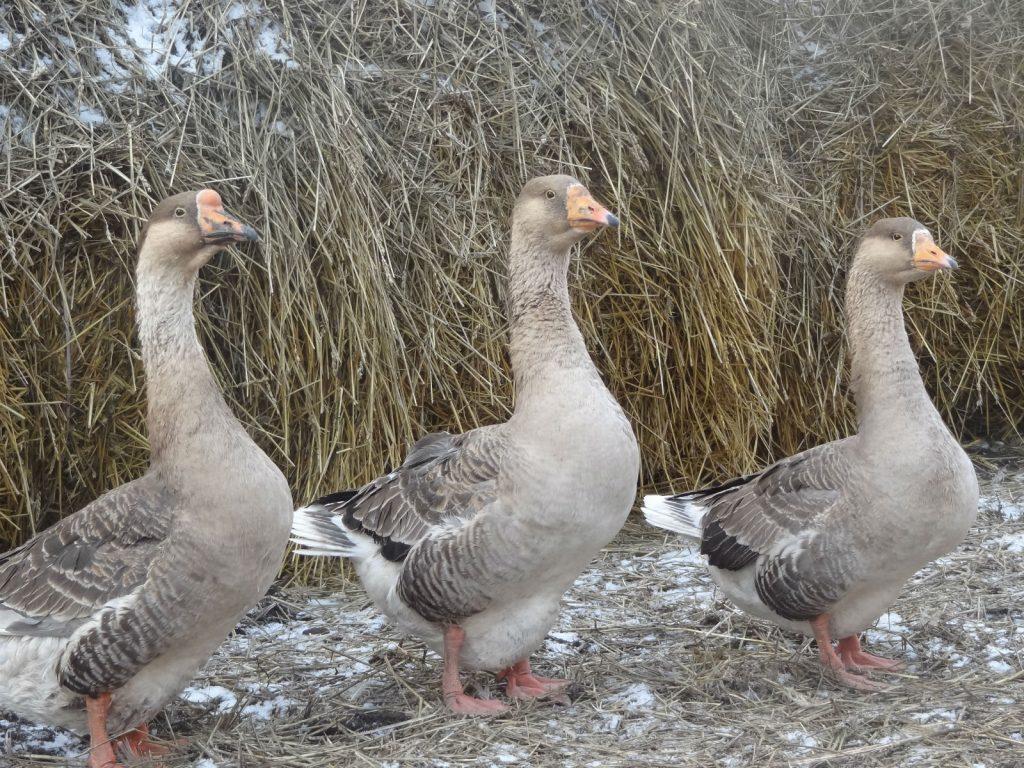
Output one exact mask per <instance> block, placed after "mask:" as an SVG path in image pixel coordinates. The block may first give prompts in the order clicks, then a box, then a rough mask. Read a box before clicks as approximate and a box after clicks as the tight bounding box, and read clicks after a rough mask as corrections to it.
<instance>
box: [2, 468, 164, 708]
mask: <svg viewBox="0 0 1024 768" xmlns="http://www.w3.org/2000/svg"><path fill="white" fill-rule="evenodd" d="M173 508H174V507H173V504H172V503H171V502H170V500H168V499H165V498H163V497H162V496H161V495H160V494H159V493H158V492H156V491H154V490H153V488H152V487H151V486H150V484H149V483H148V481H147V479H146V478H141V479H140V480H136V481H134V482H132V483H128V484H127V485H123V486H120V487H119V488H116V489H114V490H113V491H110V492H109V493H107V494H105V495H103V496H101V497H100V498H98V499H96V501H94V502H93V503H91V504H89V505H88V506H87V507H84V508H83V509H81V510H80V511H78V512H76V513H75V514H73V515H71V516H69V517H67V518H65V519H63V520H61V521H60V522H58V523H57V524H55V525H54V526H52V527H50V528H48V529H47V530H45V531H43V532H42V533H40V534H38V535H37V536H35V537H33V538H32V539H30V540H29V541H27V542H25V543H24V544H22V545H21V546H20V547H18V548H17V549H14V550H11V551H10V552H7V553H5V554H4V555H2V556H0V637H3V636H7V637H12V636H13V637H19V636H20V637H24V636H34V637H42V636H45V637H60V638H67V641H68V642H67V645H66V647H65V649H64V652H63V654H62V656H61V658H60V661H59V663H58V665H57V675H58V679H59V680H60V682H61V684H62V685H64V686H66V687H67V688H69V689H71V690H73V691H75V692H76V693H80V694H88V695H93V696H95V695H98V694H99V693H100V692H102V691H110V690H114V689H116V688H118V687H120V686H121V685H123V684H124V683H125V682H127V680H129V679H130V678H131V677H132V676H133V675H134V674H135V673H136V672H137V671H138V669H139V668H140V667H142V666H143V665H145V664H146V663H148V662H149V661H150V660H152V659H153V658H155V657H156V656H157V655H159V654H160V653H161V652H162V651H163V649H164V643H165V640H166V637H167V631H166V630H167V627H166V624H167V621H168V617H167V615H166V614H165V613H164V612H163V611H162V610H161V608H162V605H163V602H164V601H165V595H164V592H165V590H166V588H167V583H169V580H167V579H166V578H161V579H160V581H161V585H160V586H156V585H154V584H153V582H152V579H153V569H154V568H155V567H158V566H159V564H160V559H159V557H158V556H157V555H158V552H159V549H160V547H161V545H162V544H163V543H164V540H165V539H166V538H167V535H168V533H169V531H170V528H171V522H172V520H171V515H172V514H173Z"/></svg>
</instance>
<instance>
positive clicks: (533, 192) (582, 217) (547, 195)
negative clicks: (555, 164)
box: [512, 175, 619, 249]
mask: <svg viewBox="0 0 1024 768" xmlns="http://www.w3.org/2000/svg"><path fill="white" fill-rule="evenodd" d="M512 220H513V223H514V225H518V226H519V227H527V228H528V229H529V230H530V231H531V233H532V234H533V235H534V236H535V237H538V238H542V239H544V240H546V241H548V242H551V243H553V244H555V245H558V246H564V248H566V249H567V248H568V247H569V246H571V245H572V244H573V243H575V242H577V241H578V240H582V239H583V238H584V237H586V236H587V235H588V234H590V233H591V232H595V231H597V230H599V229H603V228H604V227H617V226H619V220H618V218H617V217H616V216H615V214H613V213H612V212H611V211H609V210H608V209H607V208H605V207H604V206H603V205H601V204H600V203H598V202H597V201H596V200H595V199H594V197H593V195H591V194H590V191H589V190H588V189H587V188H586V187H585V186H583V185H582V184H581V183H580V182H579V181H577V180H576V179H574V178H573V177H572V176H562V175H558V176H540V177H537V178H535V179H531V180H530V181H528V182H527V183H526V185H525V186H524V187H523V191H522V192H520V193H519V199H518V200H516V206H515V210H514V212H513V214H512Z"/></svg>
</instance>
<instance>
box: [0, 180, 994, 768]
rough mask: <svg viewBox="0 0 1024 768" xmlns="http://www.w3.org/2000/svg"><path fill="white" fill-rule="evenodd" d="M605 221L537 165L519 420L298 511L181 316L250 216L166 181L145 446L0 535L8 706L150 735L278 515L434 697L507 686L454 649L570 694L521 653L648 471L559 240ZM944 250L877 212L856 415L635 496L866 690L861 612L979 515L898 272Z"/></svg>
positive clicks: (115, 735)
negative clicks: (23, 529) (416, 645)
mask: <svg viewBox="0 0 1024 768" xmlns="http://www.w3.org/2000/svg"><path fill="white" fill-rule="evenodd" d="M617 224H618V220H617V219H616V217H615V216H614V215H613V214H612V213H611V212H610V211H608V210H607V209H606V208H604V207H603V206H602V205H600V204H599V203H598V202H597V201H595V199H594V198H593V197H592V196H591V194H590V192H588V190H587V189H586V187H584V186H583V185H582V184H580V183H579V182H578V181H576V180H575V179H573V178H570V177H568V176H547V177H543V178H535V179H533V180H531V181H530V182H528V183H527V184H526V185H525V187H524V188H523V190H522V193H521V194H520V195H519V198H518V200H517V202H516V204H515V209H514V213H513V217H512V240H511V252H510V256H509V269H508V280H509V285H508V315H509V317H508V320H509V326H510V346H511V360H512V368H513V371H514V376H515V408H514V411H513V413H512V416H511V418H509V420H508V421H506V422H505V423H502V424H494V425H490V426H486V427H481V428H479V429H474V430H471V431H469V432H465V433H463V434H459V435H452V434H449V433H447V432H439V433H434V434H429V435H426V436H424V437H422V438H421V439H420V440H419V441H418V442H417V443H416V444H415V445H414V446H413V447H412V450H411V451H410V452H409V454H408V456H407V458H406V459H405V462H404V463H403V464H402V465H401V466H400V467H398V468H397V469H396V470H394V471H393V472H390V473H389V474H387V475H384V476H383V477H380V478H378V479H376V480H374V481H372V482H370V483H368V484H367V485H365V486H363V487H362V488H359V489H358V490H354V491H353V490H346V491H340V492H337V493H333V494H330V495H328V496H324V497H323V498H321V499H318V500H317V501H315V502H313V503H311V504H309V505H308V506H306V507H303V508H301V509H299V510H297V511H294V512H293V504H292V497H291V492H290V490H289V487H288V483H287V482H286V480H285V478H284V476H283V475H282V474H281V472H280V470H279V469H278V468H277V467H276V466H275V465H274V464H273V462H271V460H270V459H269V458H268V457H267V456H266V455H265V454H264V453H263V451H262V450H260V448H259V447H258V446H257V445H256V444H255V443H254V442H253V440H252V439H251V438H250V436H249V435H248V434H247V433H246V430H245V429H244V427H243V426H242V425H241V424H240V423H239V421H238V420H237V419H236V418H235V416H234V415H233V413H232V412H231V410H230V409H229V408H228V406H227V404H226V403H225V401H224V397H223V394H222V393H221V391H220V389H219V387H218V386H217V383H216V379H215V377H214V375H213V373H212V371H211V370H210V367H209V363H208V361H207V358H206V355H205V353H204V351H203V349H202V347H201V345H200V343H199V340H198V337H197V335H196V330H195V321H194V317H193V300H194V289H195V282H196V276H197V274H198V272H199V270H200V268H201V267H202V266H203V265H204V264H205V263H206V262H207V261H208V260H209V259H210V258H211V257H212V256H213V255H214V254H215V253H216V252H218V251H219V250H221V249H223V248H224V247H225V246H226V245H228V244H229V243H232V242H236V241H247V240H250V241H253V240H258V239H259V237H258V235H257V233H256V232H255V231H254V230H253V229H252V228H251V227H249V226H247V225H245V224H243V223H242V222H241V221H239V220H238V219H237V218H236V217H235V216H233V215H232V214H230V213H228V212H226V211H225V209H224V207H223V204H222V202H221V198H220V196H219V195H218V194H217V193H216V192H214V191H213V190H210V189H204V190H202V191H199V192H188V193H183V194H179V195H175V196H173V197H170V198H168V199H166V200H164V201H163V202H162V203H160V204H159V205H158V206H157V207H156V209H155V210H154V211H153V213H152V215H151V216H150V218H149V220H148V222H147V223H146V225H145V228H144V229H143V231H142V236H141V240H140V242H139V246H138V267H137V283H136V284H137V294H138V295H137V302H138V326H139V339H140V342H141V345H142V355H143V362H144V366H145V370H146V394H147V402H148V414H147V426H148V434H149V441H150V447H151V451H152V457H151V463H150V467H149V469H148V471H147V472H146V474H145V475H143V476H142V477H140V478H138V479H137V480H133V481H132V482H130V483H127V484H125V485H122V486H120V487H118V488H115V489H113V490H112V491H110V492H108V493H106V494H104V495H103V496H100V497H99V498H98V499H96V500H95V501H94V502H92V503H91V504H89V505H88V506H86V507H85V508H83V509H81V510H79V511H78V512H76V513H74V514H72V515H70V516H68V517H65V518H64V519H62V520H61V521H60V522H58V523H57V524H56V525H54V526H53V527H51V528H49V529H48V530H45V531H43V532H41V533H39V534H38V535H36V536H34V537H33V538H31V539H30V540H28V541H27V542H26V543H24V544H22V545H21V546H20V547H17V548H16V549H13V550H11V551H9V552H7V553H6V554H3V555H0V710H11V711H13V712H15V713H16V714H17V715H19V716H21V717H24V718H27V719H31V720H34V721H39V722H44V723H47V724H50V725H56V726H61V727H64V728H69V729H72V730H75V731H78V732H88V733H89V735H90V738H91V748H90V757H89V760H90V763H89V764H90V766H92V768H111V766H116V765H117V764H118V763H117V760H118V759H119V756H120V757H121V758H130V757H132V756H148V755H154V754H159V753H161V752H162V751H165V750H167V749H168V747H167V746H165V745H163V744H161V743H159V742H156V741H153V740H151V739H150V737H149V732H148V730H147V725H146V724H147V722H148V721H149V720H151V719H152V718H153V717H154V716H155V715H156V713H157V712H158V711H159V710H160V709H161V708H162V707H163V706H164V705H165V704H166V703H167V702H168V701H169V700H170V699H172V698H173V697H174V696H176V695H177V694H178V693H179V692H180V691H181V690H182V689H183V688H184V687H185V686H186V685H187V684H188V682H189V680H190V679H191V678H192V676H193V675H194V674H195V673H196V672H197V670H198V669H199V668H200V667H201V665H202V664H203V663H204V662H205V661H206V660H207V659H208V658H209V657H210V655H211V654H212V653H213V652H214V650H215V649H216V647H217V646H218V644H219V643H221V642H222V641H223V640H224V638H225V637H226V636H227V635H228V634H229V633H230V632H231V631H232V629H233V628H234V627H235V626H236V624H237V622H238V620H239V619H240V618H241V617H242V616H243V615H244V614H245V613H246V611H248V610H249V609H250V608H251V607H252V606H253V605H255V604H256V602H257V601H259V600H260V598H261V597H263V595H264V593H265V592H266V591H267V589H268V588H269V586H270V584H271V582H272V581H273V579H274V578H275V576H276V575H277V573H278V570H279V568H280V566H281V562H282V559H283V557H284V554H285V549H286V547H287V544H288V541H289V537H291V538H292V539H293V540H294V541H295V542H296V543H297V544H298V545H299V551H300V552H301V553H303V554H308V555H327V556H336V557H347V558H350V559H351V560H352V562H353V564H354V566H355V569H356V571H357V573H358V575H359V577H360V579H361V581H362V583H363V585H364V587H365V589H366V592H367V593H368V595H369V596H370V597H371V598H372V600H373V601H374V603H375V604H376V605H377V607H378V608H379V609H380V611H382V612H383V613H385V614H386V615H387V616H388V617H390V618H391V619H392V620H393V621H394V622H395V623H396V624H397V625H398V627H399V628H400V629H401V630H402V631H404V632H406V633H408V634H411V635H413V636H416V637H419V638H422V639H423V640H424V641H425V642H426V643H427V645H429V646H430V647H431V648H433V649H434V650H435V651H437V652H438V653H439V654H440V655H441V657H442V659H443V672H442V676H441V687H442V693H443V699H444V703H445V704H446V705H447V706H448V707H449V708H450V709H452V710H453V711H455V712H458V713H463V714H468V715H479V714H490V713H495V712H499V711H501V710H504V709H505V708H506V705H505V704H503V703H502V702H500V701H498V700H494V699H482V698H475V697H473V696H471V695H469V694H467V693H466V692H465V690H464V688H463V685H462V682H461V678H460V674H461V672H462V671H463V670H484V671H488V672H493V673H495V674H496V675H497V676H498V678H499V679H502V680H504V681H505V692H506V694H507V696H508V697H510V698H535V697H542V696H549V697H553V698H558V697H560V696H563V695H564V694H562V693H561V690H562V688H563V687H564V686H565V684H566V682H567V681H564V680H556V679H550V678H545V677H541V676H540V675H537V674H535V673H534V672H533V670H532V669H531V667H530V660H529V657H530V654H531V653H532V652H534V651H535V650H536V649H537V648H538V647H539V646H540V645H541V643H542V642H543V639H544V637H545V635H546V634H547V632H548V631H549V630H550V629H551V627H552V626H553V625H554V623H555V621H556V617H557V613H558V609H559V602H560V599H561V597H562V595H563V593H564V592H565V591H566V590H567V589H568V588H569V587H570V585H571V584H572V583H573V582H574V580H575V579H576V578H577V577H578V576H579V575H580V573H581V572H582V571H583V570H584V569H585V568H586V567H587V565H588V563H589V562H590V561H591V559H592V558H593V557H594V556H595V554H596V553H597V552H598V551H599V550H600V549H601V548H602V547H603V546H605V545H606V544H607V543H608V542H609V541H610V540H611V539H612V538H613V537H614V536H615V535H616V533H617V532H618V531H619V529H620V528H621V526H622V525H623V523H624V522H625V520H626V517H627V515H628V514H629V512H630V509H631V508H632V506H633V504H634V501H635V498H636V491H637V482H638V476H639V467H640V454H639V450H638V448H637V442H636V438H635V436H634V434H633V429H632V427H631V425H630V421H629V419H628V417H627V416H626V414H625V413H624V412H623V410H622V408H621V407H620V406H619V404H618V403H617V402H616V400H615V398H614V397H613V396H612V394H611V393H610V392H609V391H608V389H607V387H606V386H605V385H604V382H603V381H602V380H601V376H600V375H599V373H598V371H597V368H596V367H595V366H594V363H593V361H592V360H591V358H590V356H589V354H588V353H587V349H586V345H585V344H584V340H583V336H582V335H581V333H580V331H579V328H578V327H577V325H576V322H575V321H574V319H573V316H572V312H571V310H570V304H569V290H568V283H567V274H568V266H569V259H570V253H571V250H572V247H573V245H574V244H575V243H577V242H578V241H580V240H581V239H583V238H584V237H586V236H587V235H588V234H590V233H593V232H595V231H597V230H600V229H602V228H604V227H608V226H612V227H614V226H617ZM956 266H957V265H956V262H955V261H954V260H953V259H952V258H951V257H949V256H948V255H946V254H945V253H943V252H942V251H941V250H940V249H939V248H938V246H937V245H936V244H935V242H934V240H933V239H932V236H931V234H930V233H929V232H928V230H927V229H926V228H925V227H924V226H922V225H921V224H920V223H918V222H917V221H914V220H913V219H909V218H895V219H884V220H881V221H878V222H877V223H875V224H874V226H872V227H871V228H870V229H869V230H868V231H867V233H866V235H865V236H864V238H863V239H862V240H861V242H860V245H859V247H858V249H857V251H856V255H855V256H854V259H853V264H852V266H851V269H850V272H849V279H848V285H847V289H846V317H847V324H848V330H849V346H850V349H851V354H852V387H853V391H854V394H855V397H856V405H857V414H858V429H857V433H856V434H854V435H852V436H850V437H847V438H845V439H843V440H838V441H836V442H832V443H828V444H825V445H820V446H818V447H816V448H813V449H811V450H809V451H805V452H803V453H800V454H797V455H795V456H791V457H789V458H786V459H783V460H782V461H779V462H778V463H776V464H773V465H772V466H770V467H768V468H766V469H764V470H763V471H761V472H758V473H756V474H753V475H750V476H748V477H741V478H736V479H734V480H730V481H728V482H726V483H724V484H722V485H720V486H717V487H714V488H708V489H705V490H700V491H693V492H689V493H683V494H679V495H676V496H647V497H645V499H644V503H643V510H644V514H645V516H646V518H647V521H648V522H649V523H651V524H652V525H655V526H658V527H661V528H665V529H668V530H670V531H675V532H677V533H679V534H682V535H683V536H686V537H689V538H691V539H694V540H696V541H697V542H699V544H700V551H701V553H702V554H703V555H705V556H706V557H707V561H708V565H709V567H710V569H711V572H712V574H713V577H714V580H715V581H716V582H717V583H718V585H719V586H720V588H721V589H722V590H723V592H724V593H725V594H726V595H727V596H728V597H729V598H730V599H731V600H732V601H733V602H734V603H735V604H736V605H737V606H739V607H740V608H742V609H743V610H745V611H748V612H749V613H751V614H753V615H755V616H759V617H762V618H764V619H767V620H769V621H772V622H775V623H776V624H778V625H780V626H782V627H784V628H787V629H790V630H794V631H796V632H800V633H803V634H805V635H813V637H814V638H815V639H816V641H817V647H818V651H819V654H820V657H821V663H822V665H823V666H824V668H825V669H826V670H827V672H828V673H829V674H830V675H832V676H834V678H836V679H837V680H839V681H840V682H842V683H845V684H847V685H850V686H853V687H855V688H858V689H864V690H872V689H874V688H876V687H878V684H877V682H875V681H873V680H872V679H870V678H869V677H868V676H867V675H866V674H864V673H865V672H868V671H872V670H876V669H877V670H882V671H884V670H888V669H891V668H894V667H896V666H897V662H895V661H890V660H888V659H883V658H880V657H878V656H874V655H872V654H870V653H867V652H866V651H864V650H862V648H861V647H860V642H859V639H858V636H859V633H860V632H862V631H863V630H865V629H867V628H868V627H870V626H871V625H872V624H873V623H874V621H875V620H876V619H877V618H878V617H879V616H880V615H881V614H882V613H883V612H884V611H885V610H886V608H887V606H889V605H890V604H891V603H892V601H893V600H894V598H895V597H896V595H897V594H898V592H899V591H900V589H901V587H902V585H903V584H904V583H905V582H906V581H907V579H908V578H910V576H911V575H912V574H914V572H915V571H917V570H918V569H920V568H921V567H922V566H923V565H924V564H926V563H928V562H929V561H930V560H933V559H934V558H936V557H939V556H941V555H943V554H944V553H947V552H949V551H950V550H951V549H953V548H954V547H956V546H957V545H958V544H959V543H960V542H961V541H962V540H963V539H964V537H965V535H966V534H967V530H968V528H969V526H970V525H971V524H972V522H973V521H974V519H975V515H976V513H977V502H978V484H977V478H976V476H975V472H974V469H973V467H972V464H971V462H970V460H969V459H968V457H967V455H966V454H965V453H964V451H963V449H962V448H961V447H960V445H959V444H958V442H957V440H956V439H955V438H954V437H953V435H952V434H950V432H949V430H948V429H947V428H946V426H945V425H944V424H943V422H942V419H941V418H940V416H939V414H938V412H937V411H936V409H935V407H934V406H933V404H932V402H931V400H930V399H929V397H928V393H927V392H926V391H925V388H924V385H923V383H922V381H921V377H920V373H919V371H918V368H917V364H916V361H915V359H914V355H913V353H912V351H911V347H910V344H909V341H908V339H907V333H906V329H905V326H904V321H903V310H902V297H903V290H904V286H906V285H907V284H908V283H912V282H915V281H918V280H922V279H924V278H927V277H928V276H929V275H932V274H934V273H936V272H939V271H943V270H950V269H954V268H956ZM833 641H836V644H835V645H833Z"/></svg>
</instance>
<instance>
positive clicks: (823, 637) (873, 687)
mask: <svg viewBox="0 0 1024 768" xmlns="http://www.w3.org/2000/svg"><path fill="white" fill-rule="evenodd" d="M829 618H830V617H829V615H828V614H827V613H823V614H822V615H821V616H818V617H817V618H814V619H811V621H810V622H809V623H810V625H811V629H812V630H814V639H815V640H816V641H817V642H818V656H819V658H820V659H821V666H823V667H825V669H827V670H829V671H830V672H831V673H832V675H833V676H834V677H835V678H836V679H837V680H838V681H839V682H840V683H842V684H843V685H848V686H850V687H851V688H856V689H857V690H858V691H882V690H885V686H883V685H880V684H879V683H876V682H874V681H873V680H869V679H868V678H866V677H864V676H862V675H855V674H853V673H852V672H848V671H847V667H846V664H844V663H843V659H841V658H839V655H838V654H837V653H836V652H835V649H834V648H833V647H832V635H831V633H830V632H829V626H828V625H829Z"/></svg>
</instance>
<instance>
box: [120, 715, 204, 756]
mask: <svg viewBox="0 0 1024 768" xmlns="http://www.w3.org/2000/svg"><path fill="white" fill-rule="evenodd" d="M186 744H188V739H175V740H174V741H172V742H169V744H158V743H157V742H155V741H152V740H151V739H150V737H149V726H148V725H146V724H145V723H143V724H142V725H140V726H138V727H136V728H134V729H132V730H130V731H128V733H126V734H125V735H123V736H119V737H118V738H117V739H115V740H114V746H115V748H117V749H120V750H121V751H122V754H125V755H127V756H128V757H162V756H163V755H166V754H169V753H171V752H173V751H174V750H175V747H182V746H185V745H186Z"/></svg>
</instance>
